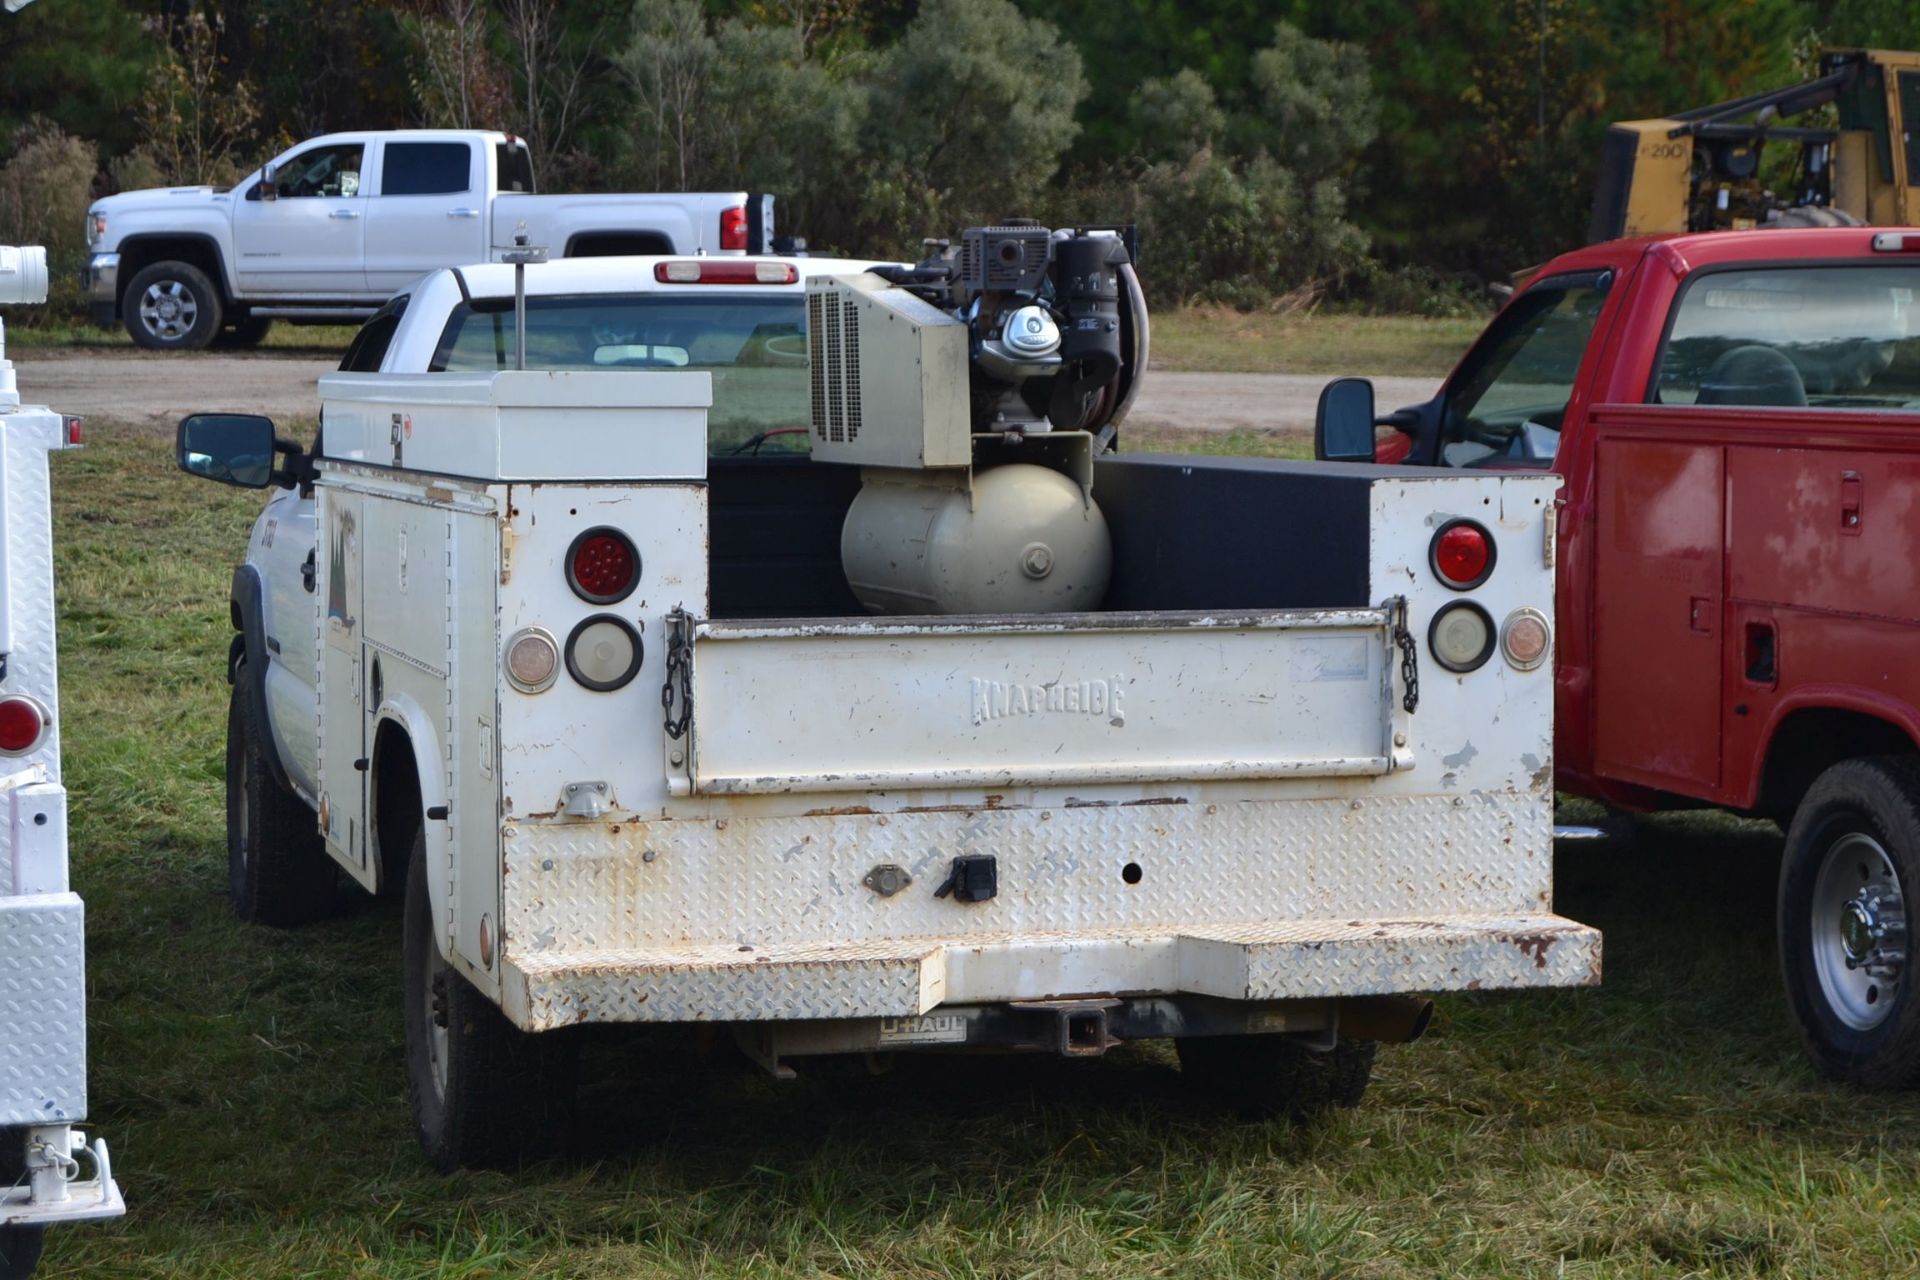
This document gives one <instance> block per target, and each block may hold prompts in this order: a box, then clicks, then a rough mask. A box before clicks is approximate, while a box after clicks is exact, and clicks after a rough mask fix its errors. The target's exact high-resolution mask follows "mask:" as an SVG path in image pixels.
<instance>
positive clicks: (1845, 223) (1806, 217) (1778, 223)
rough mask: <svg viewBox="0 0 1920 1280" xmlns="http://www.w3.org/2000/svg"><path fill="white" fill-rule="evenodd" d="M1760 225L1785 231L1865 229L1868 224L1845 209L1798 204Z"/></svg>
mask: <svg viewBox="0 0 1920 1280" xmlns="http://www.w3.org/2000/svg"><path fill="white" fill-rule="evenodd" d="M1758 225H1759V226H1760V227H1761V229H1763V230H1765V229H1769V228H1771V229H1774V230H1781V231H1785V230H1791V229H1792V228H1794V227H1864V226H1866V225H1867V224H1866V223H1864V222H1862V221H1860V219H1858V218H1856V217H1854V216H1853V215H1852V214H1850V213H1848V212H1847V211H1846V210H1845V209H1833V208H1829V207H1828V206H1826V205H1819V204H1797V205H1795V206H1793V208H1791V209H1782V210H1781V211H1780V216H1779V217H1777V218H1774V219H1771V220H1770V221H1767V222H1762V223H1760V224H1758Z"/></svg>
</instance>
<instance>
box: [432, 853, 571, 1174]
mask: <svg viewBox="0 0 1920 1280" xmlns="http://www.w3.org/2000/svg"><path fill="white" fill-rule="evenodd" d="M426 868H427V862H426V840H425V837H424V835H422V834H419V833H416V834H415V836H414V845H413V856H412V857H411V858H409V859H408V862H407V888H406V902H405V905H404V906H403V907H402V909H401V911H402V919H403V923H402V926H401V954H402V963H403V964H404V965H405V967H406V974H405V981H404V984H403V985H404V988H405V1000H406V1016H405V1023H406V1037H407V1055H406V1056H407V1092H408V1095H409V1096H410V1097H411V1099H412V1101H413V1122H414V1132H415V1134H416V1135H417V1136H418V1138H419V1139H420V1150H421V1153H422V1154H424V1155H425V1156H426V1158H427V1163H428V1164H430V1165H432V1166H433V1167H434V1168H435V1169H437V1170H439V1171H440V1172H441V1173H451V1172H453V1171H454V1170H455V1169H460V1168H495V1169H498V1168H512V1167H514V1166H516V1165H518V1164H520V1163H521V1162H522V1161H524V1160H527V1159H530V1158H534V1157H536V1156H539V1155H543V1154H546V1153H547V1152H549V1151H551V1150H553V1149H555V1148H556V1147H557V1146H558V1145H559V1140H560V1139H561V1138H563V1136H564V1135H565V1134H566V1133H567V1131H568V1129H569V1128H570V1126H571V1120H572V1113H573V1098H574V1091H575V1061H574V1058H575V1055H574V1053H573V1052H572V1048H573V1045H572V1042H571V1041H570V1040H567V1039H565V1037H564V1033H559V1032H544V1033H540V1034H529V1033H527V1032H525V1031H522V1030H520V1029H519V1028H518V1027H516V1026H514V1025H513V1024H512V1023H511V1022H509V1021H508V1020H507V1017H506V1015H505V1014H503V1013H501V1012H500V1010H499V1008H498V1007H497V1006H496V1005H494V1004H493V1002H492V1001H490V1000H488V999H487V998H486V996H484V995H482V994H481V993H480V992H479V991H478V990H477V989H476V988H475V987H474V986H473V984H472V983H470V982H468V981H467V980H466V979H465V978H464V977H462V976H461V975H460V974H459V973H458V972H457V971H455V970H454V969H453V968H452V967H451V966H450V965H448V964H447V962H446V960H445V958H444V957H443V956H442V955H441V952H440V941H439V938H438V937H437V936H436V934H437V932H438V931H437V930H436V929H435V928H434V923H433V904H432V900H431V898H430V896H429V894H428V891H427V869H426Z"/></svg>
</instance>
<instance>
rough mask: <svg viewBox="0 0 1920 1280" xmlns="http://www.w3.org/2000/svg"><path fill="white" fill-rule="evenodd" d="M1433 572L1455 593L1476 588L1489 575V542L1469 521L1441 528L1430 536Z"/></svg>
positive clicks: (1490, 552)
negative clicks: (1455, 591)
mask: <svg viewBox="0 0 1920 1280" xmlns="http://www.w3.org/2000/svg"><path fill="white" fill-rule="evenodd" d="M1431 558H1432V562H1433V571H1434V573H1435V574H1436V575H1438V577H1439V579H1440V581H1442V582H1444V583H1446V584H1447V585H1448V586H1450V587H1452V588H1454V589H1455V590H1458V591H1464V590H1466V589H1467V588H1468V587H1477V586H1479V585H1480V584H1481V583H1482V582H1485V581H1486V580H1487V575H1488V574H1489V573H1492V572H1493V540H1492V539H1491V538H1489V537H1488V536H1487V531H1486V530H1485V529H1482V528H1481V527H1480V526H1479V525H1477V524H1474V523H1473V522H1472V521H1471V520H1455V521H1453V522H1451V523H1450V524H1446V525H1443V526H1442V527H1441V529H1440V532H1439V533H1437V534H1435V535H1434V536H1433V549H1432V557H1431Z"/></svg>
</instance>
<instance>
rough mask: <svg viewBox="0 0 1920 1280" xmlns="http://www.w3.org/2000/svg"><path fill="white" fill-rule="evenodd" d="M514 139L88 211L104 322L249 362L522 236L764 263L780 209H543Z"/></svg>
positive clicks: (346, 156) (571, 205)
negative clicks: (295, 335)
mask: <svg viewBox="0 0 1920 1280" xmlns="http://www.w3.org/2000/svg"><path fill="white" fill-rule="evenodd" d="M533 190H534V179H533V163H532V160H531V159H530V158H529V156H528V153H527V147H526V143H525V142H523V141H521V140H520V139H517V138H515V137H513V136H512V135H511V134H505V133H486V132H479V131H472V130H422V129H398V130H385V131H367V132H359V133H334V134H328V135H326V136H325V137H319V138H313V139H309V140H308V141H306V142H303V143H300V144H299V145H298V146H295V147H292V148H290V149H289V150H287V151H286V152H284V153H282V154H281V155H279V156H276V157H275V158H274V159H273V160H272V161H270V162H269V163H267V164H266V165H265V166H263V167H262V168H261V169H259V170H258V171H256V172H254V173H251V174H248V175H247V176H246V177H245V178H243V179H241V180H240V181H239V182H238V183H236V184H235V185H234V186H233V187H232V188H230V189H227V190H216V189H215V188H212V187H175V188H168V189H162V190H154V191H129V192H125V193H123V194H120V195H116V196H108V197H107V198H105V199H103V200H99V201H96V202H95V203H94V204H93V206H92V207H91V208H90V209H89V210H88V211H87V243H88V246H89V250H90V256H89V259H88V263H87V267H86V271H85V280H84V283H85V285H86V288H87V292H88V297H89V300H90V303H91V307H92V311H93V317H94V319H95V321H96V322H98V323H100V324H103V325H111V324H113V323H114V321H115V320H116V319H117V320H119V321H120V322H121V323H123V324H124V325H125V326H126V329H127V332H128V333H129V334H130V335H131V336H132V337H133V340H134V341H135V342H136V343H138V344H139V345H140V346H143V347H147V348H150V349H153V350H162V351H165V350H197V349H199V348H202V347H205V346H207V345H209V344H210V343H213V342H215V341H225V342H228V343H231V344H233V345H237V346H245V345H251V344H253V343H256V342H258V341H259V340H260V339H261V337H263V336H264V335H265V334H266V331H267V328H268V326H269V325H271V324H272V322H273V321H274V320H275V319H276V318H279V319H286V320H292V321H305V322H312V323H337V322H339V321H343V320H364V319H366V318H367V317H368V316H369V315H371V314H372V313H373V311H374V309H375V308H377V307H378V306H379V305H380V304H381V303H382V302H384V301H386V300H387V299H388V298H390V297H392V296H393V294H394V293H396V292H397V291H399V290H400V289H402V288H405V287H406V286H407V285H408V284H409V283H411V282H412V281H414V280H416V279H418V278H419V277H420V276H422V275H424V274H426V273H427V272H429V271H433V270H435V269H437V268H440V267H450V266H455V265H458V264H461V263H469V262H486V261H488V260H489V259H490V258H493V257H496V256H497V255H498V254H499V253H500V252H501V251H502V250H505V249H508V248H511V247H512V246H513V245H514V243H515V238H516V236H518V235H521V234H524V235H526V237H527V243H530V244H534V245H540V246H545V247H547V248H548V249H549V250H550V252H551V253H552V254H553V255H554V256H556V257H569V258H577V257H606V256H609V255H614V254H634V253H684V254H743V253H748V252H756V253H764V252H766V251H767V250H768V249H769V248H770V247H771V243H772V236H773V198H772V197H771V196H765V195H749V194H748V193H746V192H743V191H732V192H722V193H715V194H705V195H680V194H672V195H613V194H603V195H535V194H533Z"/></svg>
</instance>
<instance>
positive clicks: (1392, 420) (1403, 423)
mask: <svg viewBox="0 0 1920 1280" xmlns="http://www.w3.org/2000/svg"><path fill="white" fill-rule="evenodd" d="M1373 425H1374V426H1376V427H1393V428H1395V429H1396V430H1400V431H1405V430H1407V429H1408V428H1410V427H1417V426H1419V425H1420V411H1419V410H1418V409H1395V410H1394V411H1393V412H1392V413H1390V414H1388V415H1387V416H1386V417H1384V418H1375V419H1374V420H1373Z"/></svg>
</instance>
